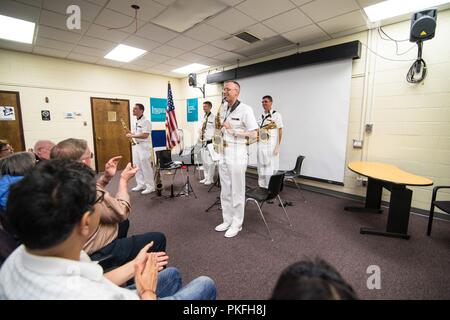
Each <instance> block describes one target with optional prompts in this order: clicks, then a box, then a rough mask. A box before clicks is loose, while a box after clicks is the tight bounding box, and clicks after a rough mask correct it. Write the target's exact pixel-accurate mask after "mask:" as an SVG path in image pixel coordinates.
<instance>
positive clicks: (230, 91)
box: [215, 81, 258, 238]
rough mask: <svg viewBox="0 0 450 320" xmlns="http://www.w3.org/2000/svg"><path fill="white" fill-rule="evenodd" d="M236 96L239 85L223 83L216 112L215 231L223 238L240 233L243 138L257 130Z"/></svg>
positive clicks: (244, 162)
mask: <svg viewBox="0 0 450 320" xmlns="http://www.w3.org/2000/svg"><path fill="white" fill-rule="evenodd" d="M239 92H240V85H239V83H237V82H236V81H227V82H225V84H224V88H223V94H224V100H225V102H224V104H223V106H222V109H221V112H220V123H221V124H222V129H221V130H222V135H223V140H224V148H223V156H222V157H221V160H220V162H219V175H220V184H221V193H220V201H221V205H222V216H223V222H222V223H221V224H220V225H218V226H217V227H216V228H215V230H216V231H226V233H225V237H227V238H231V237H234V236H236V235H237V234H238V233H239V231H241V230H242V223H243V221H244V208H245V171H246V169H247V162H248V153H247V146H246V141H247V140H246V138H253V139H254V138H256V134H257V129H258V124H257V122H256V119H255V115H254V114H253V110H252V108H251V107H250V106H248V105H246V104H244V103H241V102H240V101H239V100H238V96H239Z"/></svg>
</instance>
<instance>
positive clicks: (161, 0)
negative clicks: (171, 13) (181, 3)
mask: <svg viewBox="0 0 450 320" xmlns="http://www.w3.org/2000/svg"><path fill="white" fill-rule="evenodd" d="M154 1H155V2H158V3H160V4H162V5H163V6H170V5H171V4H172V3H174V2H175V1H176V0H154Z"/></svg>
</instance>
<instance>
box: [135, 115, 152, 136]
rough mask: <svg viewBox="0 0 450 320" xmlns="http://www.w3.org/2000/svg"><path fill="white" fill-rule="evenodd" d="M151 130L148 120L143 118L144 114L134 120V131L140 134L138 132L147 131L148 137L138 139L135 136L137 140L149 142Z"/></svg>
mask: <svg viewBox="0 0 450 320" xmlns="http://www.w3.org/2000/svg"><path fill="white" fill-rule="evenodd" d="M151 132H152V126H151V124H150V121H149V120H147V119H146V118H145V116H144V115H142V117H141V118H140V119H139V120H136V122H135V123H134V133H135V134H140V133H148V134H149V135H148V137H147V138H145V139H138V138H136V141H137V142H150V141H151Z"/></svg>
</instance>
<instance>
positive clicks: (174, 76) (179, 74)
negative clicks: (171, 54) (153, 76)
mask: <svg viewBox="0 0 450 320" xmlns="http://www.w3.org/2000/svg"><path fill="white" fill-rule="evenodd" d="M162 75H163V76H166V77H170V78H178V79H183V78H186V75H185V74H181V73H175V72H164V73H162Z"/></svg>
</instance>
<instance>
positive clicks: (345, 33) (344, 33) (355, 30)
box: [330, 25, 367, 39]
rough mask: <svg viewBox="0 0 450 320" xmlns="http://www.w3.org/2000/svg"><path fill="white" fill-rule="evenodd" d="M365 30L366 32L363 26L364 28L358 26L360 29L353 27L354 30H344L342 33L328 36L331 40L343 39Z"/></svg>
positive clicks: (365, 27)
mask: <svg viewBox="0 0 450 320" xmlns="http://www.w3.org/2000/svg"><path fill="white" fill-rule="evenodd" d="M365 30H367V26H365V25H364V26H360V27H355V28H351V29H348V30H344V31H341V32H337V33H332V34H330V36H331V37H332V38H334V39H336V38H341V37H345V36H348V35H350V34H354V33H358V32H361V31H365Z"/></svg>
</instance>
